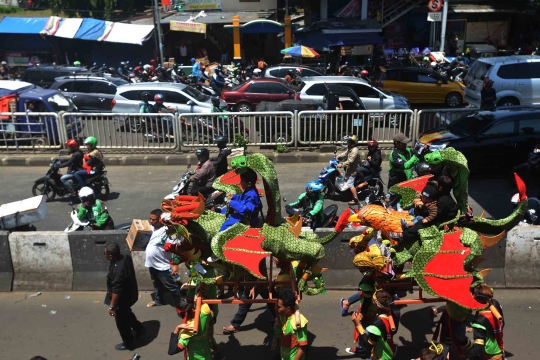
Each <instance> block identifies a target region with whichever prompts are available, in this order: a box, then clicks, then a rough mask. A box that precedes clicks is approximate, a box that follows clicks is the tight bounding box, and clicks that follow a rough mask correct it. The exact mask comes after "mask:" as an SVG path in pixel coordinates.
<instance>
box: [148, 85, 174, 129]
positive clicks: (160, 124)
mask: <svg viewBox="0 0 540 360" xmlns="http://www.w3.org/2000/svg"><path fill="white" fill-rule="evenodd" d="M154 101H155V103H154V105H152V106H151V107H150V112H151V113H153V114H162V113H163V110H168V111H173V112H174V111H176V110H178V109H177V108H173V107H168V106H165V105H164V104H163V103H164V101H165V97H164V96H163V95H162V94H156V96H154ZM151 123H152V130H153V135H154V136H157V137H160V136H163V135H164V130H165V129H164V125H165V123H168V129H169V134H172V123H170V122H168V121H167V122H166V121H164V120H162V119H160V118H152V120H151Z"/></svg>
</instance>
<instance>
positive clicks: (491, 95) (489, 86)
mask: <svg viewBox="0 0 540 360" xmlns="http://www.w3.org/2000/svg"><path fill="white" fill-rule="evenodd" d="M493 84H494V82H493V80H488V81H486V83H485V85H484V88H483V89H482V91H481V92H480V96H481V99H482V100H481V101H482V103H481V105H480V108H481V109H482V110H494V109H495V101H496V100H497V92H496V91H495V89H494V88H493Z"/></svg>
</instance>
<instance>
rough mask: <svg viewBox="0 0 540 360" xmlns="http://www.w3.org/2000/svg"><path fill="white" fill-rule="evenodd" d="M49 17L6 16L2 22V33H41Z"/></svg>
mask: <svg viewBox="0 0 540 360" xmlns="http://www.w3.org/2000/svg"><path fill="white" fill-rule="evenodd" d="M48 20H49V18H22V17H21V18H19V17H9V16H6V17H4V18H3V19H2V22H0V34H28V35H39V33H40V32H41V30H43V28H44V27H45V25H46V24H47V21H48Z"/></svg>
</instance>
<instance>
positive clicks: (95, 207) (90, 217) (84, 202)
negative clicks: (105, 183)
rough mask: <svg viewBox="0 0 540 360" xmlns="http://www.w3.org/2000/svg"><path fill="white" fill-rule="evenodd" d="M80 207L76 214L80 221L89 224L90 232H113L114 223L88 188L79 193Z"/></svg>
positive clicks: (92, 191)
mask: <svg viewBox="0 0 540 360" xmlns="http://www.w3.org/2000/svg"><path fill="white" fill-rule="evenodd" d="M79 198H80V199H81V205H79V210H78V212H77V218H79V220H80V221H85V222H86V221H88V222H90V228H91V229H92V230H114V221H113V219H112V217H111V216H110V215H109V212H108V211H107V209H106V208H105V206H104V205H103V203H102V202H101V201H99V200H97V199H96V195H95V194H94V190H92V189H91V188H89V187H88V186H85V187H83V188H82V189H81V190H80V191H79Z"/></svg>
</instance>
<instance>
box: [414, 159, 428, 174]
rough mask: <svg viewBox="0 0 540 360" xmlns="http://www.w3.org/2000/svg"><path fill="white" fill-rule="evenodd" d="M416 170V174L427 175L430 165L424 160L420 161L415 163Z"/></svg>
mask: <svg viewBox="0 0 540 360" xmlns="http://www.w3.org/2000/svg"><path fill="white" fill-rule="evenodd" d="M416 172H417V173H418V176H423V175H429V174H431V166H430V165H429V164H426V163H425V162H421V163H419V164H418V165H416Z"/></svg>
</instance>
